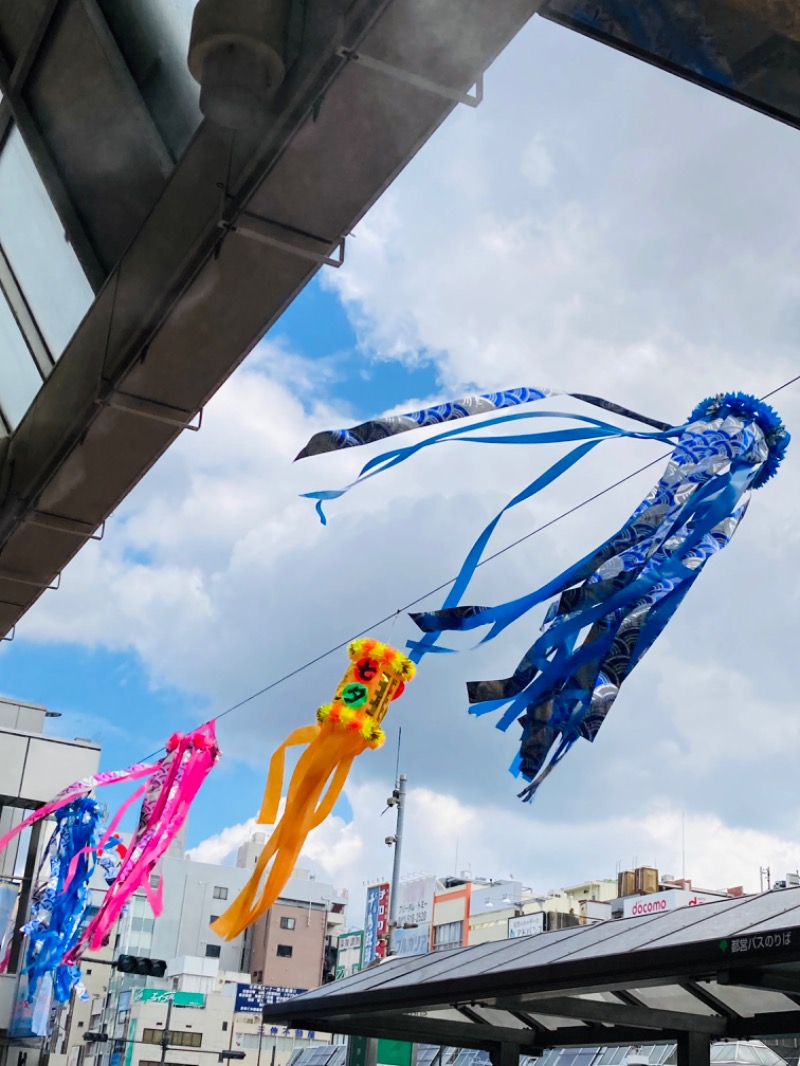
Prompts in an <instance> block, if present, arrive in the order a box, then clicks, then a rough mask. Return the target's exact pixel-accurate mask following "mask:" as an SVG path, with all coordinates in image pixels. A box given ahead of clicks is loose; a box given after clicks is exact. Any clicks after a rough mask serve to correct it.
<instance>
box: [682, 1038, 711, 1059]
mask: <svg viewBox="0 0 800 1066" xmlns="http://www.w3.org/2000/svg"><path fill="white" fill-rule="evenodd" d="M710 1062H711V1037H710V1036H709V1035H708V1033H679V1034H678V1066H709V1063H710Z"/></svg>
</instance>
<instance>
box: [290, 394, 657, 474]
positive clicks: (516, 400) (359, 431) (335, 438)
mask: <svg viewBox="0 0 800 1066" xmlns="http://www.w3.org/2000/svg"><path fill="white" fill-rule="evenodd" d="M550 396H572V397H573V398H574V399H576V400H582V401H583V402H584V403H590V404H592V405H593V406H595V407H601V408H603V410H605V411H612V412H613V413H614V414H618V415H622V416H623V417H624V418H630V419H633V420H634V421H636V422H644V423H645V425H648V426H652V427H653V428H654V429H660V430H666V429H669V428H670V427H669V425H668V424H667V423H666V422H659V421H658V420H657V419H655V418H648V417H647V416H646V415H640V414H638V413H637V412H636V411H631V410H630V409H629V408H627V407H620V406H619V404H615V403H611V402H610V401H608V400H603V399H601V398H600V397H599V396H587V395H586V394H585V393H577V392H566V393H564V392H558V391H557V390H556V389H526V388H521V389H506V390H505V391H504V392H485V393H482V394H481V395H478V396H465V397H463V398H462V399H460V400H453V401H452V402H450V403H440V404H437V405H436V406H435V407H424V408H422V409H421V410H419V411H410V412H408V413H407V414H404V415H387V416H385V417H384V418H374V419H371V420H370V421H369V422H362V423H361V425H359V426H352V427H351V428H350V429H330V430H324V431H323V432H322V433H315V434H314V436H313V437H312V438H311V440H310V441H309V442H308V444H306V446H305V448H303V450H302V451H301V452H300V453H299V454H298V455H297V456H296V460H297V459H307V458H308V457H309V456H310V455H322V454H323V453H324V452H335V451H340V450H341V449H342V448H358V447H360V446H361V445H363V444H373V443H374V442H375V441H380V440H385V439H386V438H387V437H394V436H396V435H397V434H398V433H408V432H409V431H410V430H414V429H421V428H422V427H424V426H439V425H443V424H444V423H445V422H454V421H456V420H457V419H460V418H472V417H474V416H475V415H485V414H491V413H492V412H493V411H503V410H506V409H507V408H509V407H518V406H519V405H520V404H526V403H534V402H535V401H536V400H544V399H546V398H547V397H550Z"/></svg>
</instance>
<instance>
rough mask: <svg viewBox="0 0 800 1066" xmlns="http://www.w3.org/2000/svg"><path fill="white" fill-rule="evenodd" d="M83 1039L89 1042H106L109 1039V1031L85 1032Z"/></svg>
mask: <svg viewBox="0 0 800 1066" xmlns="http://www.w3.org/2000/svg"><path fill="white" fill-rule="evenodd" d="M83 1039H84V1040H85V1041H86V1043H87V1044H105V1042H106V1041H107V1040H108V1034H107V1033H84V1034H83Z"/></svg>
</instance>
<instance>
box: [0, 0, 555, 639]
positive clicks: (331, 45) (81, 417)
mask: <svg viewBox="0 0 800 1066" xmlns="http://www.w3.org/2000/svg"><path fill="white" fill-rule="evenodd" d="M291 2H292V4H293V5H294V6H302V7H303V9H304V12H305V24H304V33H303V39H302V48H301V50H300V53H299V56H298V57H297V59H296V61H295V62H294V63H293V66H292V67H291V69H290V70H289V71H288V72H287V75H286V78H285V81H284V82H283V84H282V85H281V86H280V89H279V90H278V91H277V92H276V94H275V97H274V100H273V104H272V106H271V109H270V113H269V114H268V115H265V117H264V122H263V124H260V125H256V126H254V127H253V128H252V129H247V130H244V131H241V130H240V131H238V132H236V133H235V134H234V132H233V131H231V130H225V129H222V128H220V127H218V126H215V125H214V124H213V123H211V122H208V121H203V122H199V115H198V114H197V111H196V102H195V100H194V98H193V96H192V94H191V93H190V92H189V91H188V90H187V91H186V93H185V94H184V95H185V98H184V97H180V94H181V93H183V92H184V89H183V85H184V82H183V81H182V80H181V77H180V67H181V63H184V62H185V55H186V49H188V32H189V26H190V24H191V14H192V11H193V8H194V0H175V2H174V3H172V4H170V5H165V4H163V3H162V2H161V0H146V2H140V0H114V2H113V3H110V2H108V0H102V2H101V0H26V2H25V3H24V4H20V2H19V0H0V91H2V101H0V179H2V163H3V159H4V157H5V156H6V146H7V144H8V140H9V139H10V136H11V134H14V135H15V146H16V148H15V150H17V149H19V151H20V152H21V153H22V155H23V156H24V157H25V158H27V159H28V160H32V163H33V164H35V168H36V171H38V175H39V177H40V178H41V182H42V185H43V189H44V192H45V193H46V197H49V200H50V203H51V204H52V205H54V206H55V208H56V210H57V212H58V219H60V222H61V224H62V226H63V230H62V233H61V234H58V236H59V238H62V235H63V234H64V233H65V234H66V236H67V239H68V241H69V245H68V246H67V247H69V248H71V249H72V252H71V253H70V254H73V253H74V254H73V260H74V264H73V265H74V269H75V270H81V269H82V271H83V272H84V274H85V275H86V277H87V278H88V279H89V281H90V282H91V285H92V288H93V289H94V293H95V296H94V302H92V303H91V306H89V303H90V302H91V292H90V295H89V297H88V299H87V300H86V302H85V303H84V305H83V306H82V307H81V313H83V311H86V313H85V317H83V320H82V321H80V324H77V323H78V321H79V319H80V316H78V318H77V319H76V321H75V322H74V323H73V326H72V328H71V329H70V331H69V333H68V335H67V340H68V343H66V347H64V348H63V354H62V353H61V349H59V350H58V351H57V352H55V353H54V354H53V353H50V354H51V356H52V357H51V358H47V353H46V352H43V354H42V358H41V360H40V369H38V370H37V369H36V367H34V365H33V363H32V362H30V366H29V381H30V383H31V388H30V393H29V395H28V396H27V402H26V404H25V407H27V412H26V413H25V407H22V410H21V411H20V420H17V419H14V420H13V421H12V420H11V419H8V420H5V428H6V430H7V431H10V436H5V437H2V434H0V437H2V439H0V554H1V555H2V563H1V564H0V636H2V635H3V634H5V633H7V632H8V631H9V630H10V629H11V628H12V626H13V625H14V624H15V623H16V621H17V620H18V619H19V618H20V617H21V616H22V615H23V614H24V613H25V611H26V610H27V609H28V608H29V607H30V605H31V604H32V603H33V602H35V600H36V599H37V598H38V597H39V596H40V595H41V593H42V591H43V590H44V589H46V588H48V587H50V585H51V583H52V582H53V581H54V579H55V578H56V576H57V575H58V574H59V572H60V571H61V570H62V568H63V567H64V566H65V565H66V563H67V562H69V560H70V559H71V558H72V556H73V555H74V554H75V553H76V552H77V550H78V549H79V548H80V547H81V546H82V545H83V544H84V543H85V541H86V540H87V539H88V538H89V537H91V536H93V535H94V534H95V531H96V530H97V529H98V527H100V526H101V524H102V522H103V521H104V520H105V519H106V517H107V516H108V515H109V514H110V513H111V512H112V511H113V510H114V508H115V507H116V506H117V505H118V504H119V502H120V501H121V500H122V499H124V497H125V496H126V495H127V493H128V492H129V491H130V490H131V488H132V487H133V486H134V485H135V484H136V483H137V481H138V480H139V479H140V478H141V477H142V476H143V475H144V474H145V473H146V472H147V470H149V468H150V466H151V465H152V464H153V463H154V462H155V461H156V460H157V459H158V457H159V456H160V455H161V454H162V453H163V452H164V451H165V450H166V448H167V447H168V446H169V445H170V443H171V442H172V441H173V440H174V439H175V438H176V437H177V436H178V434H180V433H181V432H182V431H183V430H184V429H186V428H188V427H193V426H196V424H197V420H198V419H199V417H200V413H201V411H202V408H203V406H204V404H205V403H206V402H207V401H208V399H209V398H210V397H211V396H212V395H213V394H214V392H216V390H217V389H218V388H219V386H220V385H221V384H222V383H223V381H225V379H226V378H227V377H228V376H229V375H230V374H231V372H232V371H233V370H234V369H235V368H236V366H238V364H239V363H240V362H241V360H242V359H243V358H244V357H245V355H246V354H247V353H248V352H249V351H250V349H251V348H252V347H253V345H254V344H255V343H256V342H257V341H258V340H259V338H260V337H262V336H263V334H264V333H265V331H266V330H267V329H268V328H269V327H270V326H271V325H272V323H273V322H275V321H276V319H277V318H278V317H279V316H280V314H281V313H282V312H283V310H284V309H285V308H286V307H287V306H288V304H289V303H290V302H291V301H292V300H293V299H294V297H295V296H296V295H297V293H298V292H299V291H300V290H301V289H302V287H303V286H304V285H305V284H306V282H307V281H308V280H309V279H310V278H311V277H312V276H313V275H314V274H315V273H316V271H317V270H318V269H319V268H320V266H321V265H323V264H331V265H332V266H334V267H335V266H336V265H338V264H339V263H340V260H341V257H342V255H343V253H344V244H345V239H346V237H347V235H348V234H349V233H350V231H351V230H352V228H353V226H354V225H355V224H356V223H357V222H358V221H359V219H360V218H361V217H362V216H363V215H364V213H365V212H366V211H367V210H368V209H369V207H370V206H371V205H372V204H373V203H374V202H375V200H376V199H377V198H378V197H379V196H380V194H381V193H382V192H383V190H384V189H385V188H386V187H387V185H389V183H390V182H391V181H392V180H393V179H394V177H395V176H396V175H397V174H398V173H399V172H400V171H401V170H402V168H403V167H404V166H405V165H406V163H408V161H409V160H410V159H411V158H412V157H413V156H414V155H415V154H416V152H417V151H418V149H419V148H420V147H421V145H423V144H424V143H425V141H427V140H428V138H429V137H430V136H431V135H432V134H433V132H434V131H435V130H436V129H437V128H438V126H439V125H440V124H441V122H442V121H443V120H444V119H445V118H446V116H447V115H448V114H449V113H450V112H451V111H452V110H453V108H455V107H456V106H457V105H458V103H459V102H463V103H465V104H467V105H474V104H475V103H476V102H478V100H479V98H480V93H479V91H477V90H476V89H475V86H476V82H479V81H480V79H481V76H482V74H483V72H484V71H485V70H486V68H487V67H488V66H489V65H490V63H491V62H492V61H493V60H494V59H495V57H496V56H497V55H498V54H499V52H501V51H502V49H503V48H504V47H505V46H506V44H507V43H508V42H509V41H510V40H511V39H512V38H513V37H514V36H515V34H516V33H517V32H518V31H519V30H520V29H521V28H522V26H523V25H524V24H525V23H526V22H527V20H528V19H529V18H530V17H531V15H532V14H533V13H534V11H535V10H536V9H537V7H538V2H539V0H502V2H500V0H498V2H496V3H494V2H493V3H486V0H436V2H434V3H431V2H430V0H314V3H304V2H303V0H291ZM167 8H169V10H170V11H174V12H175V19H174V20H173V23H170V25H167V21H168V18H167V17H168V14H169V12H168V10H167ZM178 13H180V16H181V17H180V18H178V17H177V15H178ZM134 30H137V31H138V36H137V35H136V34H134V32H133V31H134ZM181 33H183V35H184V38H183V39H182V38H181V36H180V35H181ZM115 34H117V35H118V36H115ZM187 77H188V75H187ZM476 93H477V95H476ZM179 97H180V99H179ZM181 100H182V101H183V102H182V104H181V106H180V107H179V106H178V104H179V103H181ZM18 135H21V139H22V141H23V142H24V145H23V146H20V142H19V136H18ZM4 142H5V144H4ZM23 148H24V151H23ZM25 153H27V156H25ZM31 169H32V166H31ZM0 191H2V180H0ZM46 197H45V199H46ZM0 206H2V205H0ZM18 214H19V212H18ZM32 216H33V213H31V217H30V218H29V219H28V221H29V222H30V223H31V224H33V223H34V222H37V221H38V219H36V218H33V217H32ZM14 221H15V220H14V217H13V216H12V215H11V213H10V211H9V210H8V209H6V212H5V215H2V212H0V288H2V289H3V292H4V293H6V294H7V291H8V290H7V286H6V285H5V284H4V272H5V273H6V274H8V273H9V271H8V270H7V269H6V264H5V261H4V259H3V252H4V249H5V245H6V240H7V231H8V230H9V228H11V227H12V226H13V224H14ZM55 231H56V233H58V227H57V226H56V227H55ZM50 244H51V246H52V247H56V246H57V245H58V241H55V242H54V241H52V240H51V242H50ZM60 246H61V247H62V248H63V246H64V241H63V239H61V240H60ZM53 254H54V253H53ZM9 258H10V257H9ZM48 258H49V256H48V255H47V254H44V253H43V255H42V261H43V262H47V260H48ZM11 266H12V267H14V266H15V264H14V263H13V262H12V263H11ZM30 273H31V274H32V275H33V276H34V277H35V275H36V272H35V271H31V272H30ZM17 280H19V281H20V284H19V286H18V288H19V290H20V292H19V293H16V295H15V297H14V301H13V303H14V306H13V313H14V316H15V318H16V320H17V322H18V323H19V324H20V328H23V327H24V331H25V341H26V343H27V345H28V347H29V348H31V351H32V352H33V351H34V350H36V351H39V349H43V344H42V338H41V337H40V336H38V334H37V333H36V329H35V319H36V317H37V315H38V314H40V312H42V310H43V309H44V308H46V307H47V305H48V304H51V303H54V302H55V301H56V297H58V299H61V296H62V293H61V291H60V290H59V289H58V287H57V286H56V285H55V283H53V284H51V285H50V287H49V290H47V291H44V292H42V293H39V292H33V290H26V289H25V285H24V284H22V282H23V281H24V279H23V278H18V279H17ZM40 287H41V286H40ZM37 297H38V300H37ZM6 300H8V301H9V303H11V302H12V301H11V297H9V296H8V295H6ZM4 307H5V302H4V300H3V296H2V295H0V310H2V309H3V308H4ZM87 307H88V310H87V309H86V308H87ZM29 320H30V321H29ZM75 325H77V330H75V329H74V326H75ZM5 327H7V328H8V329H9V330H11V329H13V328H14V327H13V323H11V324H8V323H5V322H4V320H2V318H1V317H0V340H2V339H4V334H3V332H2V329H3V328H5ZM73 332H74V335H72V334H73ZM70 336H71V340H69V337H70ZM20 343H22V342H21V341H20ZM7 348H8V346H7V345H5V346H4V350H7ZM26 359H27V357H26V356H24V353H21V352H20V354H19V359H18V364H19V365H18V368H17V369H18V373H17V375H16V378H15V380H20V381H22V378H21V377H20V374H21V373H22V368H23V367H24V366H25V361H26ZM3 365H4V364H3V363H2V361H0V372H1V371H2V369H3ZM39 374H41V377H42V378H44V383H43V384H41V378H39V379H38V384H37V375H39ZM0 384H1V383H0ZM39 386H40V387H39ZM36 388H38V392H36ZM0 393H2V389H1V388H0ZM2 398H3V397H2V395H0V423H2V422H3V421H4V420H3V411H2ZM31 401H32V402H31ZM28 405H29V406H28ZM17 406H18V407H19V406H20V404H19V403H18V404H17ZM23 414H24V417H22V415H23ZM9 423H10V424H9Z"/></svg>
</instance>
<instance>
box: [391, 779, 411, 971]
mask: <svg viewBox="0 0 800 1066" xmlns="http://www.w3.org/2000/svg"><path fill="white" fill-rule="evenodd" d="M407 781H408V778H407V777H406V775H405V774H400V780H399V782H398V785H397V825H396V828H395V831H394V865H393V866H392V886H391V888H390V889H389V950H388V951H387V953H386V954H387V955H394V953H395V941H396V939H397V894H398V889H399V888H400V858H401V853H402V847H403V819H404V817H405V810H406V782H407Z"/></svg>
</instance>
